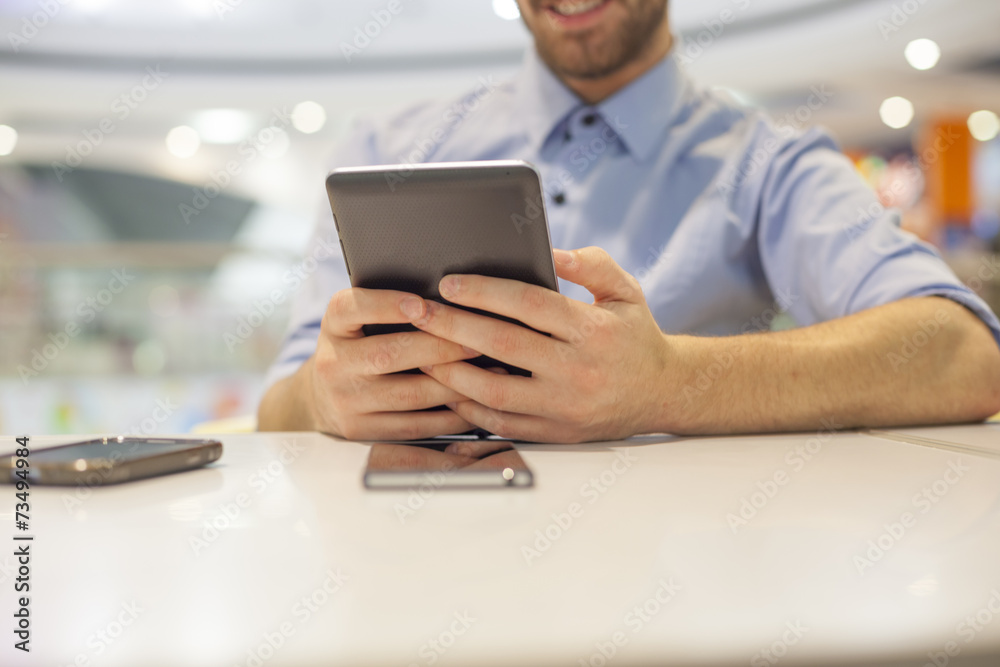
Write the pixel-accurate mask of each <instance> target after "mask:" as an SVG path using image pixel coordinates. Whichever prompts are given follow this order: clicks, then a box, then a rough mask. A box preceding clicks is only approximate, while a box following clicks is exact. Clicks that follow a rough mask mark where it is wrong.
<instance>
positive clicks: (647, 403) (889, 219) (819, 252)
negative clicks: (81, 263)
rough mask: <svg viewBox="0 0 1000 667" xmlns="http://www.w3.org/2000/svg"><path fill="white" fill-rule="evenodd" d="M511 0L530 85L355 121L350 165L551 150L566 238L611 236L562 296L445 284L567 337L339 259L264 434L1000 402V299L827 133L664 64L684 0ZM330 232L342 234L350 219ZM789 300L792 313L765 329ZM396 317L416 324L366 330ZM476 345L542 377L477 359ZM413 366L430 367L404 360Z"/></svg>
mask: <svg viewBox="0 0 1000 667" xmlns="http://www.w3.org/2000/svg"><path fill="white" fill-rule="evenodd" d="M519 4H520V8H521V14H522V16H523V18H524V21H525V23H526V25H527V26H528V28H529V30H530V31H531V32H532V34H533V35H534V38H535V46H536V49H535V51H534V52H532V53H529V54H528V55H527V57H526V61H525V65H524V68H523V70H522V71H521V73H520V74H519V75H518V76H517V78H515V79H514V80H513V81H512V82H510V83H509V84H507V85H504V86H499V87H495V88H494V87H492V86H491V87H488V88H484V87H482V86H481V87H480V89H479V90H478V91H477V92H476V93H475V94H473V95H470V96H469V97H467V98H463V100H460V101H459V102H458V103H448V104H441V105H424V106H421V107H417V108H414V109H410V110H409V111H407V112H405V113H402V114H397V115H395V116H393V117H391V118H389V119H387V120H384V121H381V122H379V123H376V124H375V125H373V126H371V127H368V128H363V129H361V130H359V131H357V132H355V133H354V134H353V135H352V138H351V140H350V141H349V142H348V144H347V145H346V146H345V147H344V149H343V151H342V153H341V154H340V156H339V159H338V161H337V165H338V166H348V165H352V164H386V163H396V162H400V161H406V160H407V159H412V160H420V159H423V160H426V161H449V160H480V159H499V158H516V159H525V160H528V161H530V162H532V163H533V164H535V165H536V166H537V167H538V168H539V170H540V172H541V173H542V176H543V182H544V187H545V191H546V196H547V198H548V201H547V208H548V211H549V221H550V225H551V230H552V238H553V245H554V246H556V247H559V248H580V247H582V246H599V247H600V248H602V249H598V248H597V247H584V248H583V249H580V250H573V251H568V252H567V251H561V250H557V251H556V253H555V261H556V268H557V273H558V274H559V277H560V278H561V279H562V287H561V290H562V294H557V293H554V292H551V291H548V290H544V289H542V288H539V287H534V286H529V285H525V284H523V283H517V282H513V281H506V280H500V279H495V278H484V277H479V276H448V277H445V279H444V280H443V281H442V284H441V285H440V291H441V293H442V295H443V296H445V298H446V299H447V300H448V301H449V302H452V303H455V304H461V305H463V306H472V307H475V308H479V309H482V310H486V311H490V312H494V313H498V314H501V315H507V316H511V317H515V318H517V319H519V320H521V321H523V322H525V323H526V324H528V325H530V326H531V327H533V328H535V329H537V330H539V331H544V332H547V333H549V334H551V337H548V336H544V335H542V334H540V333H536V332H535V331H531V330H529V329H525V328H523V327H518V326H516V325H512V324H508V323H505V322H501V321H498V320H496V319H493V318H488V317H483V316H478V315H475V314H472V313H469V312H466V311H463V310H459V309H456V308H452V307H450V306H447V305H441V304H437V303H431V302H425V301H423V300H422V299H419V298H417V297H415V296H412V295H407V294H404V293H398V292H392V291H372V290H360V289H348V287H349V282H348V280H347V276H346V273H345V272H344V269H343V267H342V265H341V263H339V261H338V260H337V259H334V260H330V261H326V262H324V263H322V264H321V266H320V268H319V269H318V270H317V271H316V272H315V274H314V275H313V276H312V278H311V280H310V281H309V283H308V284H307V285H305V286H304V287H303V288H302V289H301V292H300V294H299V297H298V300H297V303H296V306H295V312H294V315H293V323H292V328H291V331H290V334H289V337H288V340H287V341H286V344H285V348H284V350H283V351H282V354H281V356H280V357H279V361H278V362H277V363H276V365H275V367H274V368H273V369H272V373H271V380H272V381H273V382H274V384H273V386H271V387H270V389H269V390H268V391H267V393H266V395H265V396H264V398H263V400H262V402H261V406H260V411H259V423H260V428H261V429H265V430H270V429H277V430H320V431H325V432H328V433H333V434H337V435H341V436H343V437H346V438H350V439H359V440H372V439H410V438H423V437H428V436H433V435H438V434H449V433H458V432H463V431H466V430H469V429H470V428H474V427H481V428H484V429H486V430H488V431H491V432H493V433H497V434H499V435H503V436H509V437H513V438H518V439H523V440H528V441H549V442H577V441H592V440H608V439H618V438H623V437H627V436H630V435H633V434H639V433H652V432H669V433H679V434H693V433H733V432H752V431H784V430H804V429H816V428H821V427H822V425H829V424H833V425H836V426H838V427H856V426H890V425H899V424H921V423H943V422H962V421H973V420H981V419H983V418H985V417H987V416H989V415H991V414H992V413H994V412H996V411H997V410H1000V348H998V343H1000V323H998V322H997V318H996V316H995V315H994V314H993V313H992V312H990V310H989V308H988V307H987V306H986V305H985V304H984V303H983V302H982V301H981V300H980V299H979V298H977V297H976V296H975V295H974V294H973V293H972V292H971V291H969V290H968V289H966V288H965V287H964V286H963V285H961V284H960V282H959V281H958V280H957V279H956V278H955V276H954V274H952V273H951V271H950V270H948V268H947V267H946V266H945V265H944V263H943V262H942V261H941V260H940V258H939V257H938V256H937V255H936V254H935V253H934V251H933V250H932V249H930V248H929V247H928V246H926V245H924V244H921V243H919V242H918V241H916V239H914V238H913V237H912V236H910V235H908V234H905V233H903V232H901V231H899V230H898V228H897V226H898V215H897V214H896V213H894V212H892V211H884V210H882V209H881V208H880V207H879V206H878V204H877V201H876V199H875V197H874V195H873V193H871V192H870V190H868V189H867V188H866V187H865V186H864V185H863V184H862V182H861V180H860V179H859V178H858V177H857V176H856V175H855V173H854V172H853V169H852V167H851V165H850V163H849V162H848V161H847V160H846V159H845V158H843V157H842V156H841V155H839V153H838V152H837V151H836V149H835V148H834V147H833V145H832V142H831V141H830V140H829V139H828V138H826V137H825V136H824V135H823V134H821V133H819V132H817V131H815V130H810V131H807V132H804V133H801V132H799V131H797V130H794V131H793V129H792V128H788V127H781V126H776V125H775V124H773V123H772V122H770V121H769V120H768V119H766V118H765V117H764V116H763V115H762V114H759V113H757V112H754V111H751V110H746V109H742V108H737V107H734V106H732V105H731V104H729V103H726V102H724V101H721V100H720V99H717V98H716V97H714V96H713V95H712V94H710V93H706V92H704V91H701V90H698V89H697V88H696V87H695V86H693V85H692V84H691V82H690V81H689V80H688V79H687V78H686V77H685V76H684V75H683V73H682V72H681V71H680V70H679V68H678V65H677V63H676V60H675V58H674V57H673V56H672V55H671V46H672V39H671V33H670V29H669V25H668V20H667V0H561V1H556V0H519ZM408 155H410V156H412V155H416V157H411V158H408V157H406V156H408ZM401 156H402V157H401ZM859 211H864V212H868V213H867V214H865V215H861V216H859V213H858V212H859ZM317 239H318V240H320V239H328V240H332V241H333V246H334V247H335V246H336V240H335V239H336V232H335V231H333V224H332V220H330V219H326V220H325V221H323V222H321V224H320V227H319V229H318V231H317ZM331 296H332V298H330V297H331ZM324 309H325V312H324ZM776 309H781V310H786V311H787V312H788V314H789V315H790V316H791V317H792V318H794V320H795V321H796V322H797V323H798V324H799V325H801V326H800V328H796V329H792V330H788V331H780V332H763V331H762V330H764V329H766V328H767V326H766V323H767V322H769V321H770V319H771V317H769V316H768V314H769V313H770V314H771V315H773V312H774V311H775V310H776ZM395 322H411V323H413V324H414V325H415V326H416V327H417V329H418V330H419V331H418V332H417V333H410V334H396V335H391V336H390V335H384V336H373V337H369V338H365V337H363V335H362V333H361V326H362V325H364V324H372V323H395ZM748 332H749V333H748ZM690 334H700V335H690ZM744 334H746V335H744ZM480 354H486V355H489V356H490V357H493V358H496V359H500V360H503V361H505V362H508V363H511V364H514V365H516V366H519V367H522V368H526V369H528V370H531V371H532V373H533V376H532V377H530V378H527V377H520V376H510V375H506V374H502V373H493V372H490V371H488V370H483V369H480V368H476V367H474V366H472V365H470V364H466V363H464V360H467V359H471V358H473V357H476V356H478V355H480ZM412 368H420V369H421V370H422V371H423V374H417V375H414V374H394V373H395V372H396V371H401V370H405V369H412ZM442 405H443V406H447V409H444V410H436V411H427V410H425V408H430V407H434V406H442Z"/></svg>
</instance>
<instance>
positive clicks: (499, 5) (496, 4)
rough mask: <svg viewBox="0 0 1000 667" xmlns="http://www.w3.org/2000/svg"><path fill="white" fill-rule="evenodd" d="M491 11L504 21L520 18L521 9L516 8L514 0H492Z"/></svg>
mask: <svg viewBox="0 0 1000 667" xmlns="http://www.w3.org/2000/svg"><path fill="white" fill-rule="evenodd" d="M493 13H495V14H496V15H497V16H499V17H500V18H502V19H504V20H506V21H516V20H517V19H519V18H521V10H519V9H518V8H517V2H516V0H493Z"/></svg>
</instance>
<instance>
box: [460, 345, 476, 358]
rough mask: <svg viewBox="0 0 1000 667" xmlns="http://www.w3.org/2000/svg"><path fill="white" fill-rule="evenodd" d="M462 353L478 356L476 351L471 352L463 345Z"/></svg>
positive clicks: (469, 348)
mask: <svg viewBox="0 0 1000 667" xmlns="http://www.w3.org/2000/svg"><path fill="white" fill-rule="evenodd" d="M462 351H464V352H465V353H466V354H471V355H472V356H474V357H478V356H480V355H479V352H477V351H476V350H473V349H472V348H471V347H466V346H464V345H463V346H462Z"/></svg>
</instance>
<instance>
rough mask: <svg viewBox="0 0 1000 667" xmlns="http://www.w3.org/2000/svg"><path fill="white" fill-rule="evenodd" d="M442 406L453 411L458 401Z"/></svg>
mask: <svg viewBox="0 0 1000 667" xmlns="http://www.w3.org/2000/svg"><path fill="white" fill-rule="evenodd" d="M444 407H446V408H448V409H449V410H451V411H453V412H454V410H455V408H457V407H458V403H445V404H444Z"/></svg>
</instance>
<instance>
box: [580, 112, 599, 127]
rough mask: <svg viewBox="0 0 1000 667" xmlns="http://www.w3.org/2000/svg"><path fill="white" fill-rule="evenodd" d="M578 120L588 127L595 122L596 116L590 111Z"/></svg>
mask: <svg viewBox="0 0 1000 667" xmlns="http://www.w3.org/2000/svg"><path fill="white" fill-rule="evenodd" d="M580 121H581V122H582V123H583V124H584V125H586V126H587V127H590V126H591V125H593V124H594V123H596V122H597V116H595V115H594V114H592V113H588V114H587V115H586V116H584V117H583V118H582V119H580Z"/></svg>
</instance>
